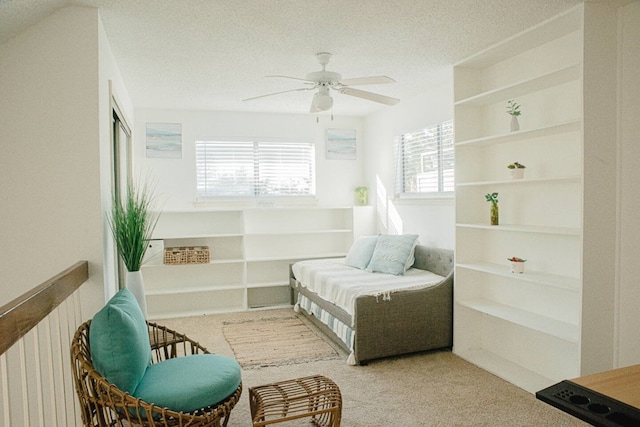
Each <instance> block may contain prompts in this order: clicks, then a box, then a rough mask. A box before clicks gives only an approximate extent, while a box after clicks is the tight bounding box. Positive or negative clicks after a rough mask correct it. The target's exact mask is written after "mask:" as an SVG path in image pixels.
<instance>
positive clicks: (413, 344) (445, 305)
mask: <svg viewBox="0 0 640 427" xmlns="http://www.w3.org/2000/svg"><path fill="white" fill-rule="evenodd" d="M453 264H454V260H453V251H451V250H447V249H438V248H431V247H427V246H422V245H418V246H416V249H415V262H414V264H413V268H419V269H422V270H429V271H431V272H433V273H436V274H438V275H441V276H444V279H443V280H442V281H441V282H439V283H438V284H436V285H434V286H431V287H428V288H424V289H417V290H402V291H397V292H393V294H392V298H390V299H389V300H385V301H382V300H381V299H380V298H377V297H375V296H359V297H358V298H357V300H356V302H355V308H354V314H353V317H352V316H351V315H349V313H347V312H346V311H345V310H343V309H341V308H340V307H338V306H336V305H334V304H332V303H330V302H328V301H325V300H323V299H322V298H320V297H319V296H318V295H317V294H315V293H313V292H312V291H309V290H308V289H307V288H305V287H303V286H301V285H300V283H299V282H298V281H297V280H296V279H295V277H294V276H293V274H292V275H291V286H292V288H293V302H294V303H295V302H296V301H298V294H302V295H303V296H305V297H307V298H308V299H309V300H311V301H312V302H313V303H315V304H316V305H317V306H318V307H319V308H320V309H321V311H324V312H326V313H328V314H330V316H328V317H329V318H335V319H337V320H339V321H340V322H342V323H343V324H344V325H347V326H351V329H352V330H353V333H354V345H353V347H354V348H353V353H352V354H351V356H350V359H351V363H356V364H364V363H366V362H367V361H369V360H372V359H378V358H382V357H389V356H396V355H401V354H407V353H414V352H419V351H426V350H433V349H438V348H445V347H451V346H452V345H453ZM371 274H376V273H371ZM300 312H301V313H304V314H307V313H306V312H305V310H300ZM318 317H319V316H314V315H313V314H311V315H309V318H310V319H311V320H312V321H313V323H314V324H316V325H317V326H318V327H319V328H320V329H321V330H322V331H323V332H325V333H326V334H327V335H328V336H329V337H331V338H332V339H333V340H334V341H335V342H336V343H338V344H339V345H340V346H341V347H343V348H344V349H345V350H347V351H349V352H350V351H351V350H350V349H349V348H348V346H347V344H345V342H343V340H342V339H340V338H339V337H338V336H337V335H336V334H335V333H334V332H333V331H332V329H331V328H330V327H329V326H327V324H325V323H322V322H321V321H320V319H319V318H318ZM325 317H327V316H325ZM332 321H334V320H332ZM327 323H328V322H327Z"/></svg>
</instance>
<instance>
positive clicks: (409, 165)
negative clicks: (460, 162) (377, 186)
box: [395, 120, 454, 197]
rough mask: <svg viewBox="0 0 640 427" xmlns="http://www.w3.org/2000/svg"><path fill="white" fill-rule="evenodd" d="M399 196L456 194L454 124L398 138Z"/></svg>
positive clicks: (397, 183) (445, 124)
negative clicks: (454, 192)
mask: <svg viewBox="0 0 640 427" xmlns="http://www.w3.org/2000/svg"><path fill="white" fill-rule="evenodd" d="M395 146H396V153H397V154H396V185H395V193H396V196H398V197H402V196H416V195H421V194H429V193H448V192H453V191H454V176H453V166H454V153H453V121H452V120H449V121H446V122H443V123H440V124H438V125H435V126H430V127H428V128H425V129H420V130H418V131H415V132H410V133H406V134H404V135H400V136H398V137H396V140H395Z"/></svg>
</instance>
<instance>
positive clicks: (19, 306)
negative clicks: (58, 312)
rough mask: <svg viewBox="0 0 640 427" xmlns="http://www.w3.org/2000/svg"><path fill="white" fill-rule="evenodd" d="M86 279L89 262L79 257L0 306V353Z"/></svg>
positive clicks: (87, 277)
mask: <svg viewBox="0 0 640 427" xmlns="http://www.w3.org/2000/svg"><path fill="white" fill-rule="evenodd" d="M88 279H89V263H88V262H87V261H79V262H77V263H76V264H74V265H72V266H71V267H69V268H67V269H66V270H64V271H63V272H61V273H59V274H57V275H56V276H54V277H52V278H51V279H49V280H47V281H46V282H44V283H42V284H41V285H39V286H37V287H35V288H33V289H32V290H30V291H29V292H27V293H25V294H23V295H21V296H19V297H18V298H16V299H14V300H13V301H11V302H10V303H8V304H5V305H4V306H2V307H0V354H4V353H5V352H6V351H7V350H8V349H9V348H10V347H11V346H12V345H13V344H15V343H16V342H17V341H18V340H19V339H20V338H22V337H23V336H24V335H26V334H27V333H28V332H29V331H30V330H31V329H32V328H34V327H35V326H36V325H37V324H38V323H40V321H41V320H42V319H44V318H45V317H47V316H48V315H49V313H51V312H52V311H53V310H54V309H55V308H56V307H57V306H58V305H60V304H61V303H62V302H63V301H64V300H65V299H67V297H68V296H69V295H71V294H72V293H73V292H75V290H76V289H78V288H79V287H80V285H82V284H83V283H84V282H86V281H87V280H88Z"/></svg>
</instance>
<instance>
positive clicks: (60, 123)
mask: <svg viewBox="0 0 640 427" xmlns="http://www.w3.org/2000/svg"><path fill="white" fill-rule="evenodd" d="M97 16H98V15H97V11H96V10H95V9H81V8H68V9H62V10H60V11H58V12H56V13H54V14H53V15H51V16H49V17H48V18H46V19H45V20H43V21H42V22H40V23H39V24H37V25H36V26H34V27H32V28H30V29H29V30H27V31H25V32H24V33H22V34H20V35H18V36H17V37H15V38H13V39H11V40H9V41H7V42H6V43H4V44H3V45H0V75H1V76H2V79H1V80H0V106H1V107H2V110H1V111H0V115H1V116H2V126H0V141H2V155H1V156H0V182H1V183H2V185H0V200H2V202H1V203H2V208H1V209H0V235H2V245H1V246H0V271H1V272H2V279H1V281H0V304H3V303H6V302H9V301H10V300H12V299H13V298H16V297H18V296H19V295H21V294H22V293H24V292H26V291H28V290H30V289H31V288H33V287H35V286H36V285H38V284H40V283H41V282H43V281H44V280H46V279H48V278H50V277H52V276H54V275H55V274H57V273H59V272H61V271H62V270H64V269H65V268H67V267H69V266H71V265H72V264H74V263H75V262H77V261H79V260H83V259H86V260H89V262H90V270H91V272H90V274H91V275H92V277H91V278H90V280H89V283H87V284H85V285H84V286H83V290H84V292H83V298H84V297H86V298H85V299H86V301H87V307H88V310H89V311H90V310H91V307H92V306H95V304H94V301H97V302H98V303H101V302H102V295H103V291H102V287H103V283H102V277H101V276H100V275H98V276H96V275H95V274H93V273H94V270H95V269H100V266H101V265H102V233H101V229H102V223H101V205H100V193H99V188H100V174H99V170H100V153H99V150H98V96H97V95H98V94H97V77H98V68H97V67H98V44H97V38H96V37H95V35H96V34H97V28H98V19H97ZM91 35H94V36H93V37H92V36H91Z"/></svg>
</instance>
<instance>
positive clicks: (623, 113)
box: [602, 2, 640, 366]
mask: <svg viewBox="0 0 640 427" xmlns="http://www.w3.org/2000/svg"><path fill="white" fill-rule="evenodd" d="M618 17H619V26H620V31H619V52H620V57H619V62H618V64H619V79H620V80H619V91H618V94H619V100H618V111H619V122H618V129H619V132H620V133H619V141H620V145H619V151H618V153H619V159H618V162H619V163H618V164H619V166H618V183H619V189H618V200H619V219H618V221H619V224H620V226H619V227H618V230H619V235H620V246H619V250H620V256H619V262H620V264H619V266H620V269H619V292H618V295H617V306H618V309H617V314H618V316H617V324H618V354H617V365H618V366H627V365H631V364H636V363H640V339H639V338H638V330H640V315H639V314H638V306H639V305H640V283H639V280H640V263H639V262H638V242H639V241H640V222H639V221H638V212H640V191H638V183H640V168H639V167H638V164H640V121H639V120H638V119H639V118H640V77H639V75H638V70H640V3H639V2H634V3H632V4H629V5H627V6H625V7H624V8H621V9H620V10H619V14H618ZM611 197H612V198H611V199H610V200H603V201H602V203H609V204H612V203H613V195H611Z"/></svg>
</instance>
